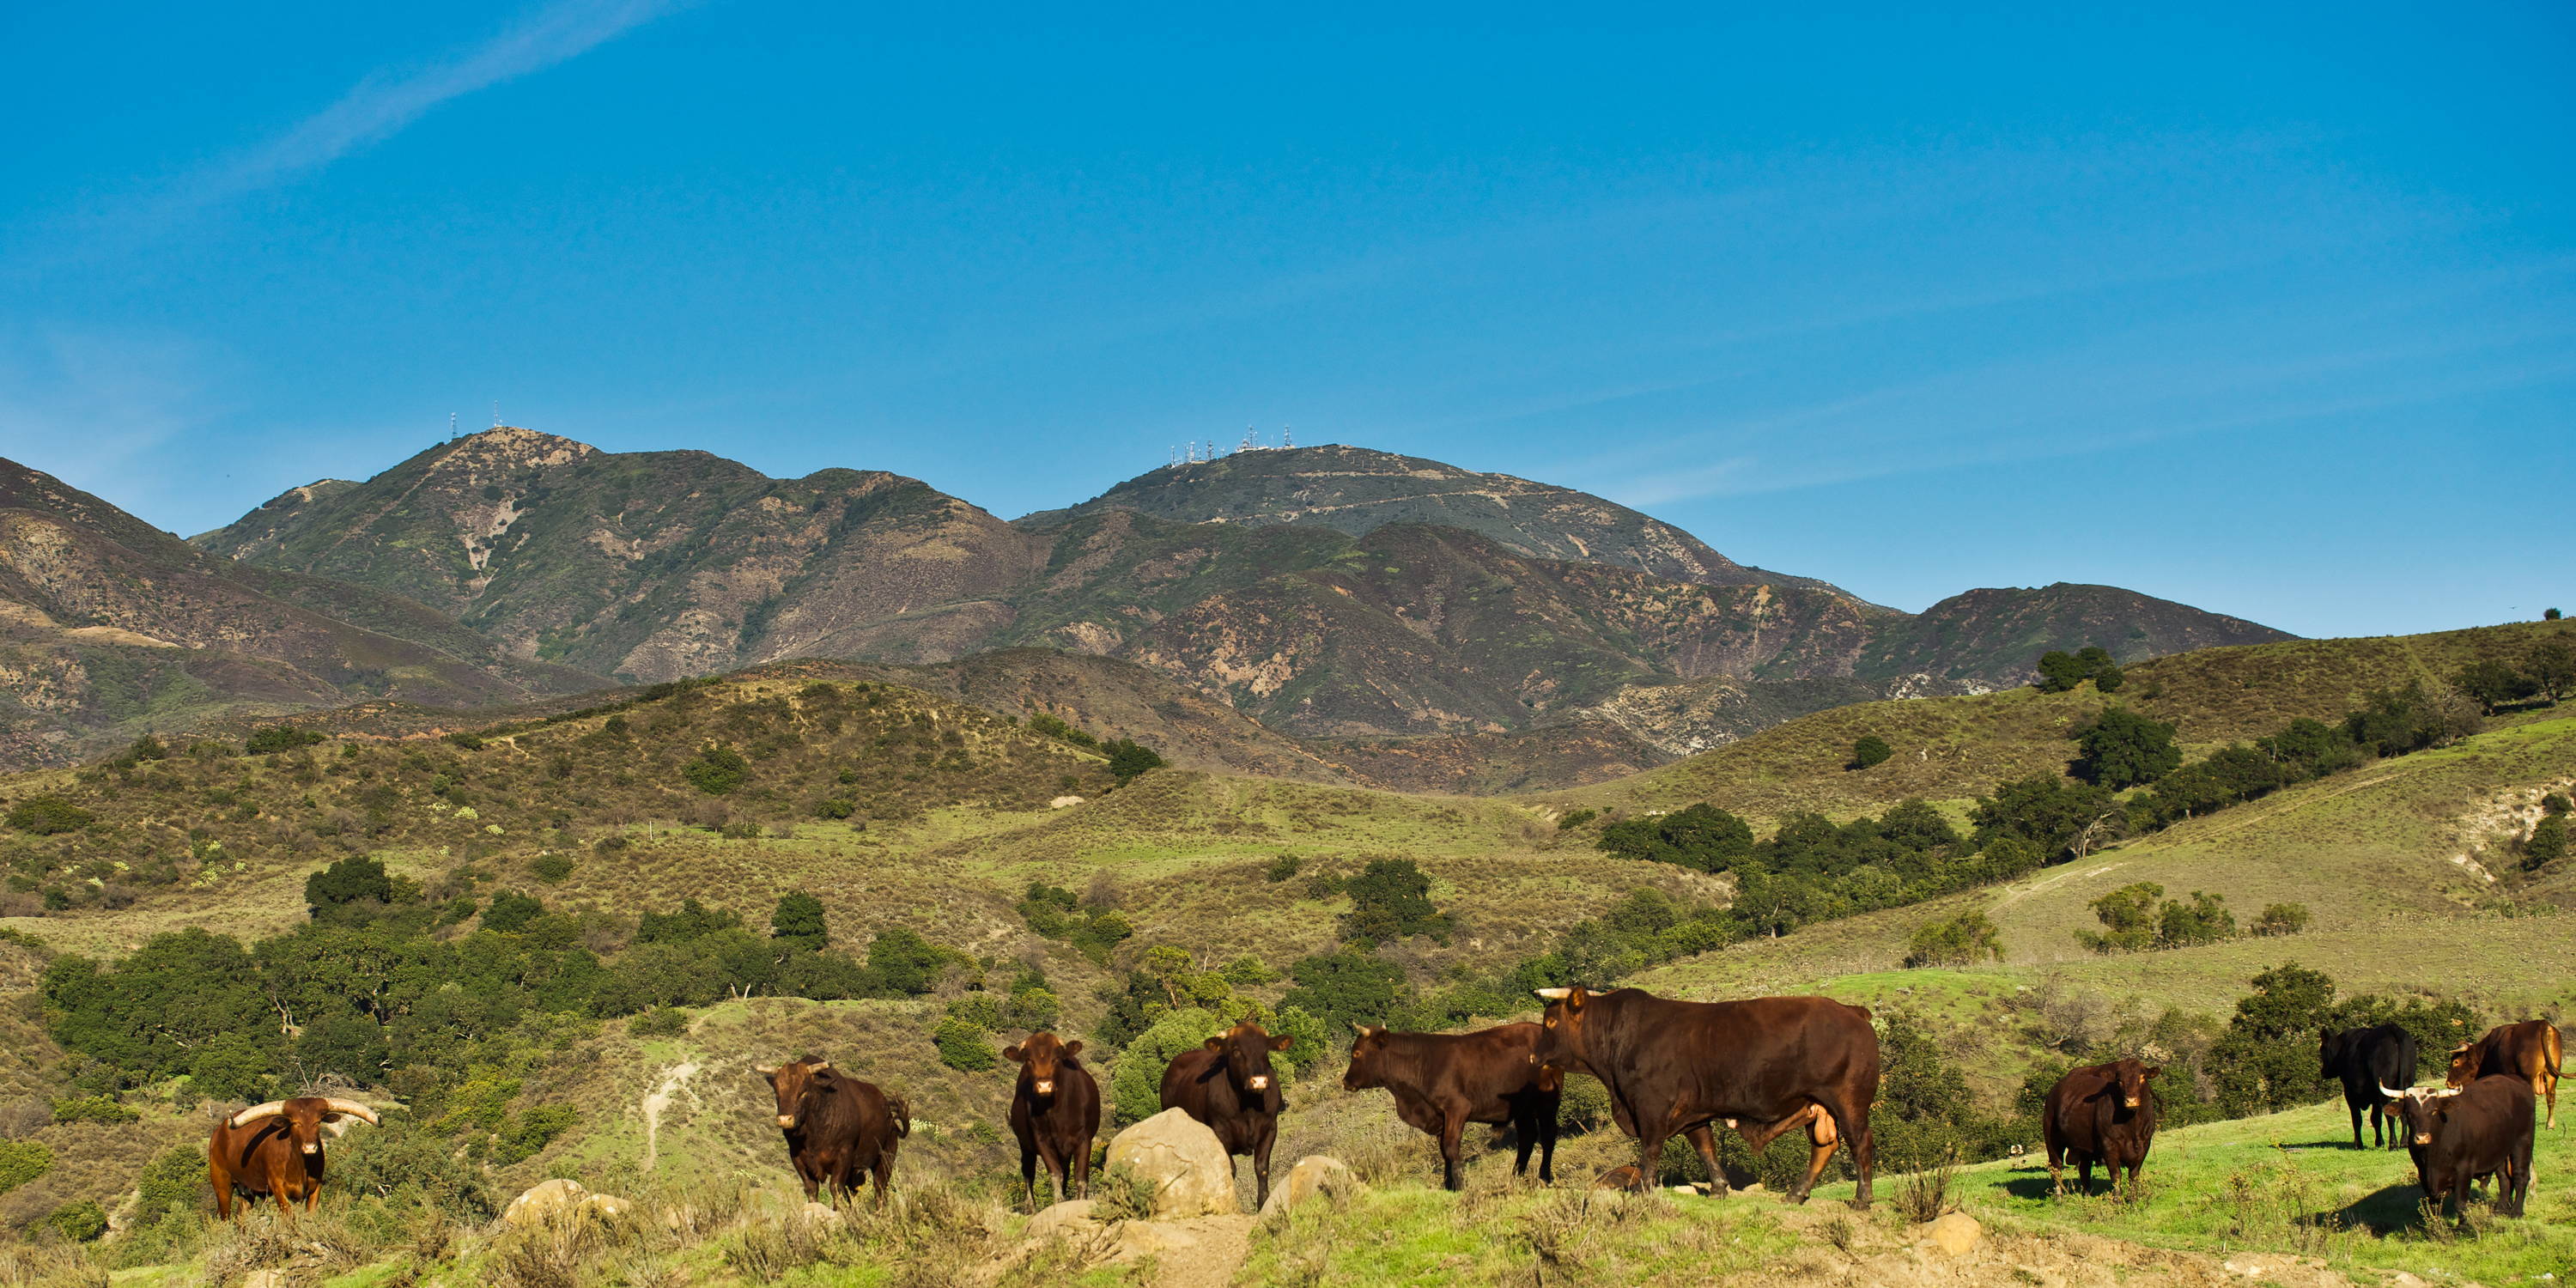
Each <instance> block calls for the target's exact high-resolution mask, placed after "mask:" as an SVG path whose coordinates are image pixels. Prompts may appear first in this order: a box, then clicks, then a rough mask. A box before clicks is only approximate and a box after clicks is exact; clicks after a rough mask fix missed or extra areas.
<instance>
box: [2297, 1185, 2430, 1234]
mask: <svg viewBox="0 0 2576 1288" xmlns="http://www.w3.org/2000/svg"><path fill="white" fill-rule="evenodd" d="M2423 1200H2424V1191H2422V1190H2420V1189H2417V1188H2416V1187H2415V1186H2413V1185H2390V1186H2387V1187H2385V1188H2382V1189H2380V1190H2377V1191H2375V1192H2373V1193H2370V1194H2366V1195H2363V1196H2362V1197H2361V1198H2358V1199H2355V1200H2353V1201H2352V1202H2351V1203H2349V1204H2346V1205H2345V1206H2343V1207H2340V1208H2337V1209H2335V1210H2333V1211H2331V1212H2319V1213H2316V1214H2315V1215H2313V1216H2310V1217H2308V1218H2307V1222H2308V1224H2310V1225H2316V1226H2341V1227H2343V1228H2345V1229H2351V1230H2368V1231H2369V1232H2371V1233H2372V1234H2374V1235H2378V1236H2380V1237H2382V1238H2385V1237H2387V1236H2388V1235H2392V1234H2396V1233H2398V1232H2400V1231H2409V1230H2412V1231H2420V1230H2422V1229H2423V1228H2424V1201H2423Z"/></svg>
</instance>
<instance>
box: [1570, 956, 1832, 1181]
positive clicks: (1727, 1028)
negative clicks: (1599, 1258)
mask: <svg viewBox="0 0 2576 1288" xmlns="http://www.w3.org/2000/svg"><path fill="white" fill-rule="evenodd" d="M1539 996H1540V997H1542V998H1545V999H1546V1000H1547V1012H1546V1014H1545V1016H1544V1017H1543V1018H1542V1019H1541V1021H1540V1024H1541V1026H1542V1028H1543V1029H1544V1030H1545V1032H1544V1033H1543V1034H1542V1035H1541V1036H1540V1038H1539V1045H1538V1050H1537V1051H1536V1052H1535V1053H1534V1054H1533V1056H1532V1061H1533V1063H1537V1064H1546V1065H1553V1066H1555V1067H1557V1068H1559V1069H1566V1070H1576V1069H1579V1070H1582V1071H1583V1072H1586V1073H1589V1074H1591V1075H1592V1076H1593V1077H1595V1078H1598V1079H1600V1080H1601V1085H1602V1087H1603V1089H1605V1090H1607V1091H1608V1092H1609V1093H1610V1103H1611V1106H1612V1111H1613V1113H1614V1114H1615V1115H1616V1116H1617V1118H1618V1120H1619V1123H1620V1125H1621V1126H1622V1127H1624V1128H1626V1129H1627V1130H1629V1131H1631V1132H1633V1133H1634V1134H1635V1135H1636V1137H1637V1146H1638V1153H1637V1163H1636V1171H1635V1172H1634V1173H1633V1175H1632V1177H1631V1178H1630V1181H1629V1184H1630V1185H1631V1186H1632V1187H1635V1186H1642V1185H1644V1184H1646V1183H1648V1182H1649V1181H1650V1180H1651V1178H1652V1177H1653V1175H1654V1171H1655V1168H1656V1164H1657V1162H1658V1160H1659V1157H1660V1155H1661V1154H1662V1152H1663V1146H1664V1142H1665V1141H1666V1140H1669V1139H1671V1138H1672V1137H1673V1136H1676V1135H1680V1136H1684V1137H1686V1138H1688V1139H1689V1140H1690V1142H1691V1144H1692V1145H1693V1146H1695V1147H1697V1148H1698V1150H1699V1152H1700V1157H1701V1158H1702V1159H1703V1160H1704V1161H1706V1162H1707V1164H1708V1170H1709V1176H1710V1179H1711V1180H1712V1181H1713V1182H1714V1183H1715V1185H1716V1187H1717V1189H1718V1191H1719V1192H1720V1193H1724V1192H1725V1187H1726V1177H1725V1174H1724V1173H1723V1172H1721V1171H1720V1170H1719V1168H1718V1162H1717V1145H1716V1141H1715V1140H1714V1139H1713V1138H1712V1137H1711V1136H1710V1134H1709V1131H1708V1127H1709V1124H1711V1123H1715V1122H1730V1123H1737V1124H1740V1123H1747V1122H1750V1123H1758V1124H1761V1126H1760V1127H1759V1128H1757V1129H1756V1130H1755V1131H1753V1132H1748V1133H1746V1134H1747V1137H1748V1139H1751V1138H1755V1137H1758V1138H1759V1139H1760V1140H1762V1141H1763V1142H1764V1143H1768V1142H1769V1141H1770V1139H1771V1138H1772V1137H1774V1136H1777V1135H1779V1134H1780V1133H1781V1132H1784V1131H1787V1130H1788V1129H1789V1128H1791V1127H1793V1126H1796V1125H1799V1124H1800V1123H1802V1122H1805V1123H1813V1122H1814V1121H1815V1120H1814V1118H1812V1117H1810V1116H1809V1115H1810V1113H1811V1111H1816V1110H1821V1111H1822V1113H1823V1115H1824V1117H1825V1118H1826V1119H1827V1120H1829V1121H1830V1122H1831V1124H1832V1131H1831V1133H1830V1134H1827V1133H1822V1132H1818V1133H1816V1134H1815V1135H1814V1137H1813V1139H1814V1140H1815V1143H1816V1153H1815V1163H1814V1166H1813V1168H1812V1169H1811V1170H1810V1172H1809V1174H1808V1175H1807V1177H1806V1178H1805V1179H1804V1180H1802V1181H1801V1182H1800V1183H1799V1184H1798V1186H1797V1187H1796V1188H1795V1189H1793V1190H1791V1191H1790V1192H1789V1193H1788V1195H1786V1197H1787V1198H1788V1199H1789V1201H1791V1202H1793V1203H1802V1202H1805V1201H1806V1198H1807V1194H1808V1192H1809V1191H1810V1190H1812V1189H1814V1188H1815V1183H1816V1173H1817V1172H1819V1171H1821V1170H1822V1169H1823V1163H1824V1160H1825V1159H1826V1158H1828V1157H1831V1155H1832V1152H1833V1150H1832V1142H1833V1141H1835V1140H1836V1139H1837V1138H1838V1139H1839V1140H1843V1141H1849V1142H1850V1144H1851V1150H1852V1164H1853V1167H1854V1170H1855V1171H1857V1172H1858V1173H1859V1175H1860V1183H1859V1185H1858V1186H1857V1187H1856V1189H1855V1191H1854V1193H1853V1195H1852V1206H1854V1207H1856V1208H1867V1207H1868V1206H1869V1203H1870V1182H1871V1180H1872V1178H1873V1176H1874V1175H1875V1173H1876V1170H1877V1161H1878V1147H1877V1141H1876V1139H1875V1137H1873V1136H1872V1134H1871V1132H1870V1127H1869V1111H1870V1105H1871V1103H1872V1102H1874V1101H1875V1100H1877V1098H1878V1075H1879V1052H1878V1034H1877V1032H1876V1031H1875V1030H1873V1029H1872V1028H1871V1027H1870V1022H1869V1012H1868V1011H1867V1010H1864V1009H1862V1008H1860V1007H1857V1006H1846V1005H1844V1004H1843V1003H1840V1002H1837V1001H1834V1000H1833V999H1831V998H1825V997H1757V998H1750V999H1747V1000H1745V1001H1740V1002H1681V1001H1674V1000H1672V999H1670V998H1662V997H1657V996H1655V995H1654V994H1652V993H1648V992H1645V991H1644V990H1642V989H1634V988H1623V989H1617V990H1614V991H1612V992H1608V993H1597V994H1596V993H1593V992H1591V991H1589V990H1587V989H1585V988H1583V987H1581V986H1580V985H1577V986H1574V987H1570V988H1550V989H1541V990H1539Z"/></svg>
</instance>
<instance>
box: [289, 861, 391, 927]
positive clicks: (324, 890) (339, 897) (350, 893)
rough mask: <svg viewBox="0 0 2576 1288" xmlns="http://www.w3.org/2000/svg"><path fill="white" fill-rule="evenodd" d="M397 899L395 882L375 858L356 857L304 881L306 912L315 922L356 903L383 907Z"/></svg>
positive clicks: (333, 865)
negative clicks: (395, 896)
mask: <svg viewBox="0 0 2576 1288" xmlns="http://www.w3.org/2000/svg"><path fill="white" fill-rule="evenodd" d="M393 899H394V879H393V878H392V877H391V876H388V875H387V874H386V873H385V865H384V864H383V863H382V862H381V861H379V860H378V859H376V858H375V857H374V856H372V855H366V854H352V855H350V856H349V857H348V858H345V859H342V860H340V861H339V862H337V863H334V864H332V865H331V866H329V867H327V868H324V869H322V870H321V871H319V872H316V873H314V874H313V875H311V876H309V877H306V878H304V903H305V910H306V911H307V912H308V913H309V914H310V915H311V916H312V918H313V919H314V920H315V921H322V920H325V919H327V918H329V917H330V916H331V914H333V913H335V912H340V911H342V910H344V909H348V908H349V907H350V905H352V904H361V905H376V906H382V905H384V904H388V903H391V902H393Z"/></svg>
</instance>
